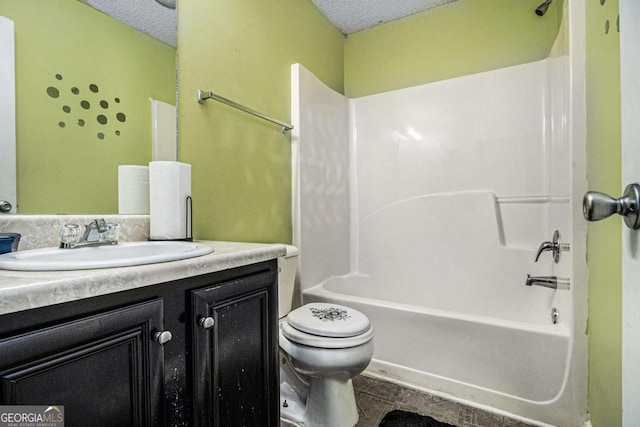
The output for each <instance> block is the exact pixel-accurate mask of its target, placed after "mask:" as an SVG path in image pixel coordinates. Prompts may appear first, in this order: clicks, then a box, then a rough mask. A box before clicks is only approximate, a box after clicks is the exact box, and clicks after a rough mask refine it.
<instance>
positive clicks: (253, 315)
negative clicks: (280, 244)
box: [192, 271, 280, 427]
mask: <svg viewBox="0 0 640 427" xmlns="http://www.w3.org/2000/svg"><path fill="white" fill-rule="evenodd" d="M277 301H278V297H277V282H276V273H275V272H273V271H271V272H267V273H262V274H256V275H252V276H248V277H245V278H242V279H238V280H233V281H231V282H226V283H222V284H218V285H215V286H211V287H208V288H204V289H200V290H197V291H193V292H192V310H193V320H192V328H193V334H192V340H193V341H192V348H193V358H192V360H193V375H194V376H193V382H194V418H195V421H194V424H195V425H196V426H207V427H209V426H215V427H233V426H247V427H260V426H273V427H276V426H277V425H278V423H279V417H280V415H279V406H278V395H279V382H278V335H277V333H278V329H277V327H278V325H277V323H278V316H277V311H278V310H277Z"/></svg>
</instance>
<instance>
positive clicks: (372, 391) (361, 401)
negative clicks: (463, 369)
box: [281, 375, 530, 427]
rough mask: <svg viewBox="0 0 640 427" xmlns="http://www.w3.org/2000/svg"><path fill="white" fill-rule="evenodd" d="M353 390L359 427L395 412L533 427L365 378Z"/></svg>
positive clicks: (494, 426)
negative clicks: (398, 410)
mask: <svg viewBox="0 0 640 427" xmlns="http://www.w3.org/2000/svg"><path fill="white" fill-rule="evenodd" d="M353 388H354V389H355V393H356V402H357V404H358V412H359V415H360V420H359V421H358V424H357V427H377V426H378V424H379V423H380V421H381V420H382V418H383V417H384V416H385V414H386V413H387V412H389V411H392V410H394V409H401V410H403V411H409V412H415V413H418V414H420V415H429V416H430V417H433V418H435V419H436V420H438V421H441V422H444V423H448V424H452V425H454V426H457V427H530V425H529V424H525V423H523V422H521V421H517V420H513V419H511V418H507V417H504V416H501V415H496V414H492V413H491V412H486V411H483V410H481V409H476V408H471V407H469V406H465V405H462V404H460V403H457V402H453V401H450V400H447V399H444V398H441V397H437V396H434V395H431V394H428V393H424V392H420V391H416V390H413V389H409V388H405V387H402V386H399V385H396V384H393V383H389V382H386V381H382V380H378V379H375V378H371V377H366V376H364V375H359V376H357V377H356V378H354V379H353ZM290 426H291V424H289V423H285V422H283V423H282V424H281V427H290Z"/></svg>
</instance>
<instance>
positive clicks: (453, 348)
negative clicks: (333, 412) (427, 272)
mask: <svg viewBox="0 0 640 427" xmlns="http://www.w3.org/2000/svg"><path fill="white" fill-rule="evenodd" d="M380 285H381V284H375V283H373V281H372V279H371V278H370V277H366V276H359V275H347V276H342V277H333V278H330V279H328V280H326V281H324V282H323V283H321V284H319V285H317V286H315V287H312V288H310V289H307V290H305V291H304V300H305V302H307V301H324V302H333V303H336V304H342V305H346V306H349V307H353V308H355V309H357V310H360V311H362V312H363V313H365V314H366V315H367V316H368V317H369V318H370V319H371V322H372V323H373V326H374V329H375V338H374V345H375V351H374V360H373V361H372V363H371V365H370V366H369V369H368V372H369V373H372V374H374V375H377V376H382V377H385V378H387V379H390V380H392V381H393V380H395V381H398V382H401V383H404V384H407V385H410V386H414V387H418V388H426V389H429V390H431V391H437V392H442V393H444V394H446V395H448V396H450V397H454V398H458V399H460V400H463V401H465V402H467V403H472V404H473V405H475V406H480V407H485V408H486V409H493V410H496V411H498V412H505V413H509V414H518V415H519V417H523V418H525V419H527V420H529V421H531V420H534V421H538V422H539V423H540V424H541V425H544V423H550V424H553V425H573V424H571V423H570V422H567V421H568V420H567V418H564V417H563V415H562V411H561V410H560V411H558V410H556V409H554V408H552V406H553V405H554V404H555V403H558V402H560V401H562V400H563V399H562V396H563V391H564V389H565V384H566V381H567V374H568V371H569V370H568V365H569V360H570V348H571V342H570V334H569V327H568V325H567V324H565V323H563V322H562V321H560V322H559V323H558V324H555V325H554V324H552V323H551V320H550V318H549V319H548V321H547V322H546V323H531V322H521V321H517V320H513V319H507V318H504V317H501V314H502V313H501V312H500V311H495V310H491V311H490V312H486V313H480V312H479V310H477V309H476V313H474V314H463V312H454V311H450V310H442V309H438V308H434V307H433V306H434V305H437V304H434V302H433V301H431V302H428V301H420V298H419V297H414V298H413V301H408V300H404V301H403V300H399V298H394V297H393V292H391V293H387V292H385V294H384V295H378V294H377V291H379V290H381V289H388V288H390V286H380ZM398 295H400V294H398ZM416 295H420V293H416ZM463 299H464V298H463ZM526 303H527V302H526V301H520V302H519V304H526ZM477 306H480V307H482V305H480V304H477ZM560 404H561V405H562V403H560ZM519 417H518V418H519ZM565 422H567V423H566V424H565Z"/></svg>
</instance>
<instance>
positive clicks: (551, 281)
mask: <svg viewBox="0 0 640 427" xmlns="http://www.w3.org/2000/svg"><path fill="white" fill-rule="evenodd" d="M525 285H527V286H533V285H536V286H543V287H545V288H550V289H563V290H567V291H568V290H569V286H570V281H569V279H563V278H560V277H557V276H532V275H530V274H527V281H526V282H525Z"/></svg>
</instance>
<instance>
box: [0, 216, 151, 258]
mask: <svg viewBox="0 0 640 427" xmlns="http://www.w3.org/2000/svg"><path fill="white" fill-rule="evenodd" d="M96 218H104V219H105V221H107V222H114V223H116V224H120V238H119V240H120V241H121V242H138V241H144V240H147V239H148V238H149V215H1V216H0V233H20V234H21V235H22V238H21V239H20V246H19V247H18V250H27V249H38V248H50V247H55V246H58V245H59V244H60V237H58V232H59V229H60V226H62V225H63V224H67V223H74V224H81V225H85V224H88V223H89V222H91V221H93V220H94V219H96Z"/></svg>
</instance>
